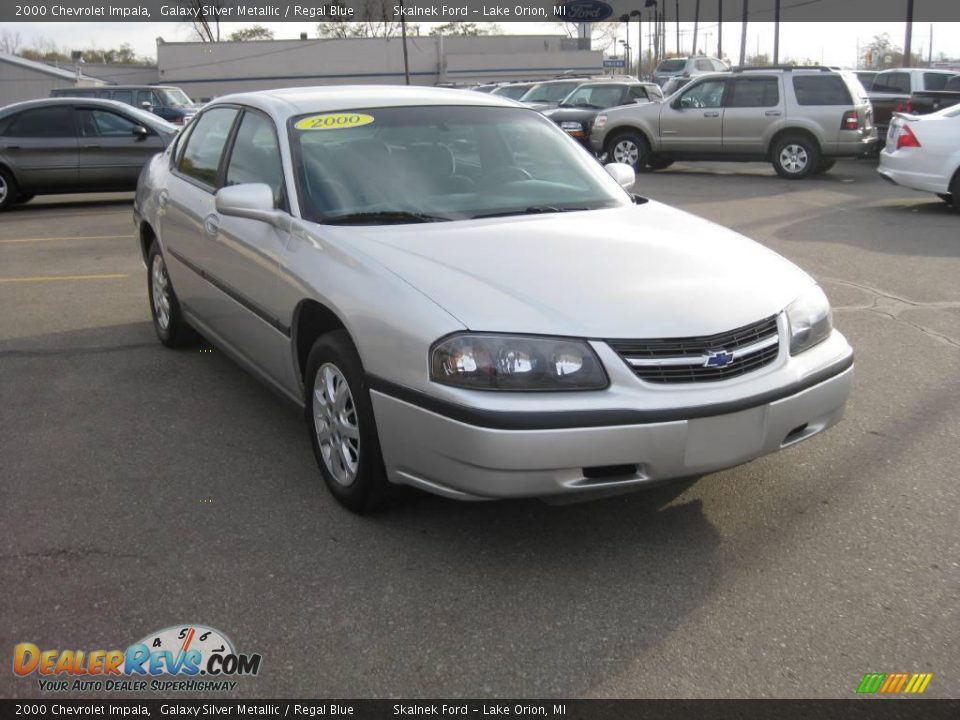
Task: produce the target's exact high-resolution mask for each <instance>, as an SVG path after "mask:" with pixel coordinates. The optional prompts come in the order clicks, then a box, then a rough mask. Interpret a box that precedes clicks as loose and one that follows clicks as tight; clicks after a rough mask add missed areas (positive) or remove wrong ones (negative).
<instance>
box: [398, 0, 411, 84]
mask: <svg viewBox="0 0 960 720" xmlns="http://www.w3.org/2000/svg"><path fill="white" fill-rule="evenodd" d="M403 3H404V0H400V13H401V15H400V34H401V35H402V36H403V79H404V80H405V81H406V84H407V85H409V84H410V61H409V60H408V59H407V21H406V19H405V18H406V14H405V13H404V12H403Z"/></svg>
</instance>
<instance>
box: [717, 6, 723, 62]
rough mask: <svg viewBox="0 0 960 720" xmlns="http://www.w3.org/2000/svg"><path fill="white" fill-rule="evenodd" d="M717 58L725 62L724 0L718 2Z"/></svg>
mask: <svg viewBox="0 0 960 720" xmlns="http://www.w3.org/2000/svg"><path fill="white" fill-rule="evenodd" d="M717 58H719V59H720V60H723V0H717Z"/></svg>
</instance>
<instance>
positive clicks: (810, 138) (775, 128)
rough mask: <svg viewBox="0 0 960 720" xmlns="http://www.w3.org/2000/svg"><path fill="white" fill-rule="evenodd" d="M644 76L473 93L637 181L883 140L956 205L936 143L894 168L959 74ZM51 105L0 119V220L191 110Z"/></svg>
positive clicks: (93, 179) (176, 101)
mask: <svg viewBox="0 0 960 720" xmlns="http://www.w3.org/2000/svg"><path fill="white" fill-rule="evenodd" d="M716 68H722V69H721V70H717V69H716ZM655 79H656V80H657V82H644V81H641V80H638V79H636V78H632V77H629V76H618V77H604V78H591V77H561V78H556V79H553V80H547V81H541V82H527V83H506V84H500V85H495V86H481V87H478V88H474V89H475V90H478V91H481V92H490V93H491V94H492V95H498V96H502V97H506V98H509V99H513V100H516V101H518V102H520V103H523V104H524V105H526V106H528V107H531V108H533V109H536V110H538V111H540V112H542V113H543V114H544V115H546V116H547V117H549V118H550V119H551V120H553V121H554V122H555V123H556V124H557V125H558V126H559V127H560V128H561V129H562V130H564V131H565V132H566V133H567V134H568V135H570V136H571V137H572V138H574V139H576V140H577V141H578V142H579V143H580V144H581V145H583V146H584V147H586V148H587V149H588V150H591V151H592V152H593V153H594V154H596V155H597V156H598V157H599V158H600V159H601V160H606V161H611V162H617V163H623V164H626V165H630V166H631V167H632V168H633V170H634V171H635V172H645V171H649V170H661V169H664V168H666V167H669V166H670V165H671V164H672V163H673V162H675V161H676V160H720V161H769V162H771V163H772V165H773V167H774V169H775V170H776V172H777V173H778V174H779V175H780V176H781V177H784V178H787V179H802V178H807V177H811V176H814V175H817V174H819V173H824V172H827V171H828V170H830V168H831V167H833V165H834V163H835V161H836V159H837V158H840V157H859V156H864V155H869V154H871V153H873V152H875V151H876V150H877V149H879V148H880V147H882V146H883V145H884V144H885V143H886V142H887V140H888V136H889V138H890V139H891V142H892V143H893V147H892V149H891V150H890V153H888V154H887V155H893V154H895V153H897V152H898V151H899V150H904V149H907V150H908V152H905V153H902V154H901V155H897V156H896V157H895V158H894V159H895V160H898V161H901V165H899V166H898V169H897V170H890V161H891V160H890V158H889V157H887V156H883V157H881V170H880V171H881V174H882V175H883V176H884V177H885V178H886V179H888V180H891V181H893V182H897V183H900V184H903V185H905V186H907V187H914V188H915V189H920V190H925V191H929V192H935V193H936V194H937V195H938V196H940V197H942V198H944V199H945V200H947V201H948V202H953V198H955V197H956V196H957V193H956V192H955V186H956V183H957V167H958V165H960V160H958V159H957V157H956V154H957V153H955V152H951V151H950V148H941V147H940V146H939V144H938V145H937V147H938V149H937V151H936V154H930V155H929V158H930V161H926V160H923V161H922V164H923V168H922V169H918V170H917V171H916V172H913V171H910V170H906V169H904V168H905V167H907V166H910V164H911V163H915V162H917V161H918V159H922V158H924V157H927V156H928V153H927V152H926V151H920V150H918V149H917V148H920V147H923V146H922V145H911V144H905V143H910V142H913V141H916V142H919V140H918V139H917V138H916V137H915V138H914V139H913V140H911V139H910V138H909V133H912V132H913V130H912V129H911V128H918V127H920V126H917V125H915V118H916V116H917V114H919V113H922V112H923V111H925V110H936V109H938V108H939V107H940V106H944V107H945V108H947V110H949V108H950V107H951V106H952V105H953V103H955V102H956V101H957V99H958V97H960V90H958V89H956V88H957V86H958V85H960V75H956V74H954V73H951V72H950V71H944V70H935V69H913V70H911V69H905V70H891V71H886V72H882V73H875V74H873V75H870V74H869V73H865V72H859V73H856V74H854V73H852V72H847V71H841V70H837V69H835V68H828V67H791V66H782V67H757V68H735V69H733V70H728V69H726V66H725V65H723V64H722V63H721V62H720V61H719V60H716V59H715V58H706V57H692V58H671V59H669V60H667V61H664V62H663V63H661V64H660V65H658V67H657V71H656V73H655ZM660 83H662V87H661V84H660ZM866 86H869V87H870V90H869V91H868V90H867V89H866ZM673 88H676V89H675V90H673ZM53 95H54V96H55V98H56V99H51V100H42V101H33V102H32V103H20V104H18V105H15V106H10V107H8V108H4V109H0V210H2V209H5V208H7V207H9V206H11V205H13V204H15V203H18V202H25V201H27V200H29V199H30V198H32V197H33V196H34V195H35V194H38V193H66V192H109V191H119V190H128V189H131V188H132V187H133V185H134V184H135V182H136V178H137V175H138V173H139V171H140V168H141V167H142V166H143V164H144V163H145V162H146V160H147V159H148V158H149V157H150V156H151V155H153V154H154V153H156V152H159V151H160V150H162V149H163V148H165V147H166V146H167V145H168V144H169V142H170V141H171V140H172V138H173V137H174V136H175V135H176V133H177V131H178V129H179V128H178V126H183V125H184V124H185V123H187V122H189V120H190V118H192V117H193V115H194V114H196V112H197V109H198V108H197V106H196V105H194V104H193V103H192V102H191V101H190V99H189V98H188V97H187V96H186V95H185V94H184V93H183V92H182V91H181V90H179V89H178V88H174V87H164V86H156V87H153V86H112V87H109V88H77V89H69V90H55V91H54V92H53ZM935 114H936V113H935ZM165 116H166V117H167V119H169V120H170V122H167V121H166V120H165V119H164V117H165ZM946 116H947V117H946V119H947V120H949V119H951V118H952V115H950V113H949V112H947V113H946ZM938 117H939V115H938ZM891 118H896V121H895V122H893V123H891ZM924 127H936V125H933V126H924ZM888 130H889V132H888ZM922 132H923V133H927V132H931V131H928V130H923V131H922ZM947 142H948V143H949V137H948V138H947ZM902 163H907V165H906V166H904V165H903V164H902ZM931 173H932V175H931ZM915 175H917V176H922V182H921V181H918V180H916V178H915V177H914V176H915ZM911 183H913V184H911Z"/></svg>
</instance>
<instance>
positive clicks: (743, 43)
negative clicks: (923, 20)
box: [740, 0, 913, 67]
mask: <svg viewBox="0 0 960 720" xmlns="http://www.w3.org/2000/svg"><path fill="white" fill-rule="evenodd" d="M910 2H913V0H910ZM747 4H748V3H747V0H743V17H742V18H741V20H740V67H743V65H744V60H746V58H747V14H748V8H747Z"/></svg>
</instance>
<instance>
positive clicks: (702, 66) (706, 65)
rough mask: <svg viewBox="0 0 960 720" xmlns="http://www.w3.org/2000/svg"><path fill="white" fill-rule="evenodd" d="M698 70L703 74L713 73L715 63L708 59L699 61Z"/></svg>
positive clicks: (697, 63)
mask: <svg viewBox="0 0 960 720" xmlns="http://www.w3.org/2000/svg"><path fill="white" fill-rule="evenodd" d="M696 68H697V70H701V71H703V72H713V63H711V62H710V61H709V60H707V59H706V58H704V59H703V60H697V62H696Z"/></svg>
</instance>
